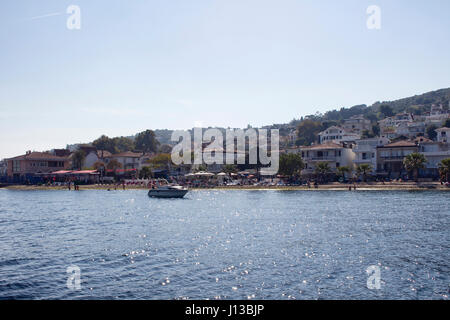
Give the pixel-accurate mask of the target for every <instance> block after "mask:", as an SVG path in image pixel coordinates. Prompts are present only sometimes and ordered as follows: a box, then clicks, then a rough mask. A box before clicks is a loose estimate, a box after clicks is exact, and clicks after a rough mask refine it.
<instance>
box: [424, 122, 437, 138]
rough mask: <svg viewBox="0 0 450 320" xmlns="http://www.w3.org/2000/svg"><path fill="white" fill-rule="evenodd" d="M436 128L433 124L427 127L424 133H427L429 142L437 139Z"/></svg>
mask: <svg viewBox="0 0 450 320" xmlns="http://www.w3.org/2000/svg"><path fill="white" fill-rule="evenodd" d="M437 128H438V127H437V126H435V125H434V124H431V125H429V126H428V127H427V129H426V132H427V136H428V138H430V139H431V140H435V139H436V137H437V132H436V131H435V130H436V129H437Z"/></svg>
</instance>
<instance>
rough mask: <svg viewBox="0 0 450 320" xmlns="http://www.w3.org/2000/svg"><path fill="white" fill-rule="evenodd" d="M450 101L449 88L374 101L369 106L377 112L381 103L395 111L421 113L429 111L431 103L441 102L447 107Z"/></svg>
mask: <svg viewBox="0 0 450 320" xmlns="http://www.w3.org/2000/svg"><path fill="white" fill-rule="evenodd" d="M449 101H450V88H447V89H440V90H436V91H431V92H427V93H424V94H421V95H415V96H413V97H409V98H403V99H399V100H395V101H383V102H377V103H374V104H373V105H372V106H371V108H372V110H373V111H376V112H378V111H379V110H378V109H379V107H380V106H381V105H383V104H387V105H389V106H391V108H392V109H393V110H394V112H395V113H399V112H412V113H415V114H421V113H423V112H425V111H429V110H430V107H431V105H432V104H442V105H443V106H444V107H445V108H447V109H448V107H449Z"/></svg>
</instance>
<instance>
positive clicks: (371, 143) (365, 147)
mask: <svg viewBox="0 0 450 320" xmlns="http://www.w3.org/2000/svg"><path fill="white" fill-rule="evenodd" d="M389 142H390V140H389V139H387V138H382V137H377V138H370V139H361V140H356V145H355V147H354V148H353V152H354V153H355V159H354V160H353V163H354V164H355V165H356V166H358V165H360V164H368V165H370V166H371V167H372V172H373V173H375V172H376V171H377V147H381V146H384V145H386V144H388V143H389Z"/></svg>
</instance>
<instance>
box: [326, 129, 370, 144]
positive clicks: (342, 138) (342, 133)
mask: <svg viewBox="0 0 450 320" xmlns="http://www.w3.org/2000/svg"><path fill="white" fill-rule="evenodd" d="M358 139H361V135H360V134H358V133H355V132H350V131H347V130H345V129H344V128H341V127H337V126H331V127H329V128H328V129H326V130H324V131H322V132H320V133H319V141H320V143H321V144H324V143H338V144H339V143H341V142H354V141H356V140H358Z"/></svg>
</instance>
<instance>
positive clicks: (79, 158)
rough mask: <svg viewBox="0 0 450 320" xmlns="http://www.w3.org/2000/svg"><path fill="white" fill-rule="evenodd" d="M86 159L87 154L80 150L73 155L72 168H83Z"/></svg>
mask: <svg viewBox="0 0 450 320" xmlns="http://www.w3.org/2000/svg"><path fill="white" fill-rule="evenodd" d="M85 159H86V153H85V152H84V151H83V150H78V151H76V152H74V154H73V155H72V167H73V168H74V169H77V170H81V169H82V168H83V164H84V160H85Z"/></svg>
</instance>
